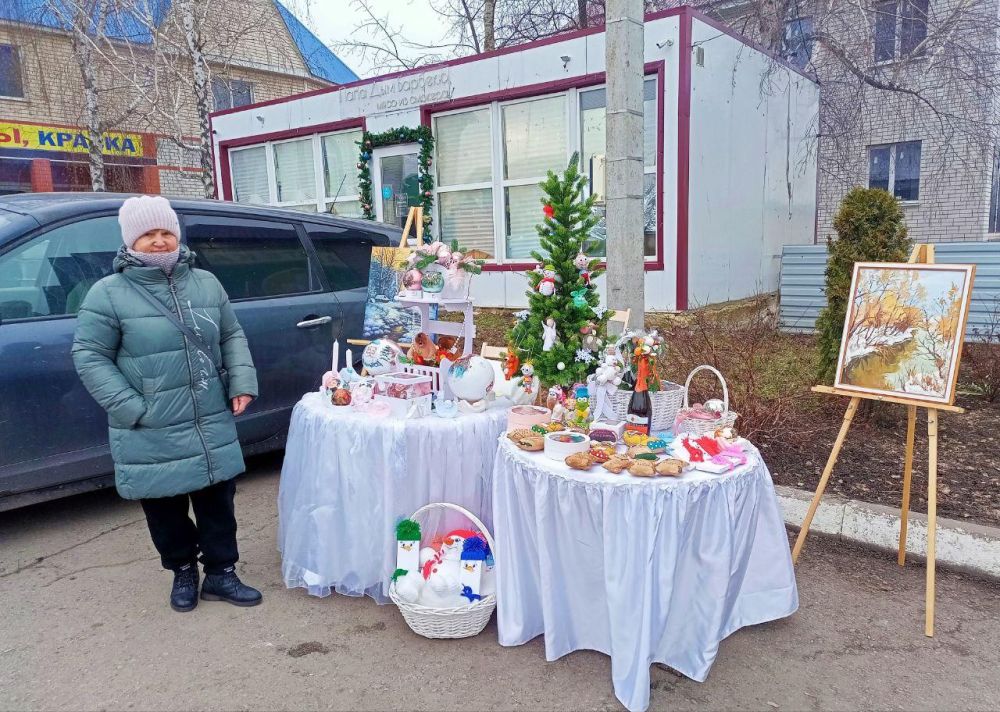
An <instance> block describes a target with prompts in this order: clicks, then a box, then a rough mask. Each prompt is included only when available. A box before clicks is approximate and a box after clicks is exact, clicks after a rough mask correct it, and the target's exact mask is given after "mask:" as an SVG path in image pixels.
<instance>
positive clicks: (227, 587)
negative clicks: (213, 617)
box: [201, 566, 264, 606]
mask: <svg viewBox="0 0 1000 712" xmlns="http://www.w3.org/2000/svg"><path fill="white" fill-rule="evenodd" d="M201 598H202V600H203V601H226V602H228V603H232V604H233V605H234V606H256V605H257V604H258V603H260V602H261V601H262V600H264V596H263V595H261V592H260V591H258V590H257V589H255V588H252V587H250V586H247V585H246V584H245V583H243V582H242V581H240V577H239V576H237V575H236V569H235V568H234V567H232V566H230V567H229V568H228V569H226V570H225V571H223V572H222V573H221V574H205V583H204V584H202V587H201Z"/></svg>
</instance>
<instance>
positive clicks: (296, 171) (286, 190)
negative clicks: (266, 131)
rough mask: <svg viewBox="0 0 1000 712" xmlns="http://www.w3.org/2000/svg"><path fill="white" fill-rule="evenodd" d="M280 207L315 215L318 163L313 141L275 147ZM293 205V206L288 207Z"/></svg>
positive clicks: (276, 184) (278, 144)
mask: <svg viewBox="0 0 1000 712" xmlns="http://www.w3.org/2000/svg"><path fill="white" fill-rule="evenodd" d="M273 149H274V184H275V188H276V189H277V195H276V197H277V203H278V205H287V206H288V207H297V206H301V207H302V209H303V210H310V211H311V212H315V211H316V163H315V160H314V157H313V140H312V138H311V137H310V138H298V139H294V140H292V141H282V142H281V143H275V144H273ZM289 203H291V204H292V205H288V204H289Z"/></svg>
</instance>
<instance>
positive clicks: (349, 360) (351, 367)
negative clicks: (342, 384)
mask: <svg viewBox="0 0 1000 712" xmlns="http://www.w3.org/2000/svg"><path fill="white" fill-rule="evenodd" d="M344 365H345V366H347V367H348V368H349V369H351V370H352V371H353V370H354V361H353V360H352V359H351V350H350V349H347V361H346V362H345V363H344Z"/></svg>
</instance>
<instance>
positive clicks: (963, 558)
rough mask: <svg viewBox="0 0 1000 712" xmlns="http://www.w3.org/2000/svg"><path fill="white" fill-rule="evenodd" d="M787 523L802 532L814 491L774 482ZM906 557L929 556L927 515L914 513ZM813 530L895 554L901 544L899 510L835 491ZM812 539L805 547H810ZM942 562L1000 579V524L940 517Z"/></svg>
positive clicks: (822, 505)
mask: <svg viewBox="0 0 1000 712" xmlns="http://www.w3.org/2000/svg"><path fill="white" fill-rule="evenodd" d="M774 489H775V491H776V492H777V494H778V502H779V503H780V505H781V513H782V516H783V517H784V519H785V524H786V525H787V526H789V527H791V528H793V529H796V530H798V529H799V527H800V526H801V524H802V520H803V519H804V518H805V516H806V510H807V509H808V507H809V502H810V501H811V500H812V496H813V493H812V492H806V491H804V490H800V489H797V488H795V487H784V486H781V485H775V487H774ZM908 523H909V525H908V527H907V535H906V553H907V558H908V559H909V558H911V557H912V558H914V559H917V558H919V559H920V560H924V559H926V556H927V515H925V514H919V513H916V512H912V511H911V512H910V516H909V517H908ZM809 533H810V534H813V533H821V534H828V535H831V536H835V537H839V538H841V539H845V540H847V541H850V542H854V543H857V544H861V545H862V546H866V547H869V548H874V549H879V550H882V551H891V552H893V553H895V551H896V547H897V546H898V544H899V510H898V509H896V508H894V507H884V506H882V505H880V504H870V503H868V502H862V501H860V500H856V499H844V498H843V497H837V496H836V495H824V496H823V499H822V500H821V501H820V505H819V509H817V510H816V516H815V517H814V518H813V522H812V526H810V527H809ZM808 548H809V547H808V543H807V545H806V549H808ZM935 558H936V559H937V563H938V564H939V565H942V566H948V567H951V568H955V569H959V570H963V571H967V572H970V573H972V574H974V575H977V576H985V577H988V578H994V579H1000V528H998V527H990V526H984V525H982V524H972V523H970V522H960V521H956V520H954V519H945V518H943V517H938V518H937V551H936V557H935Z"/></svg>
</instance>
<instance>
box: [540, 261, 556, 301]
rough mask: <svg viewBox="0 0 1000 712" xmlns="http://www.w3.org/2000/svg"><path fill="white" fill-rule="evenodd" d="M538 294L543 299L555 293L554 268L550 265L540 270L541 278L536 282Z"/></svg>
mask: <svg viewBox="0 0 1000 712" xmlns="http://www.w3.org/2000/svg"><path fill="white" fill-rule="evenodd" d="M538 293H539V294H541V295H542V296H543V297H551V296H552V295H553V294H555V293H556V268H555V267H553V266H552V265H545V267H544V268H543V269H542V278H541V279H540V280H539V282H538Z"/></svg>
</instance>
